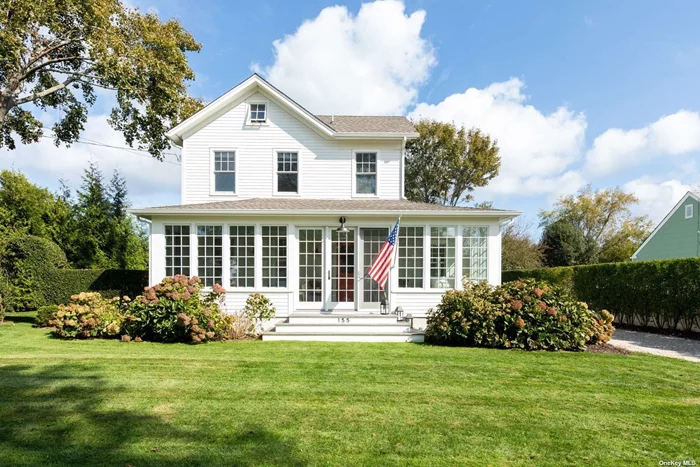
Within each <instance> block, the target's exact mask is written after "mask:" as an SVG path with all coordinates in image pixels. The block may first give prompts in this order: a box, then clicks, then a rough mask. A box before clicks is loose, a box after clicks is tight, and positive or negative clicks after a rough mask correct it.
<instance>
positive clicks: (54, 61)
mask: <svg viewBox="0 0 700 467" xmlns="http://www.w3.org/2000/svg"><path fill="white" fill-rule="evenodd" d="M76 59H80V60H82V61H86V62H89V61H91V60H90V59H88V58H87V57H81V56H79V55H75V56H72V57H62V58H53V59H51V60H47V61H45V62H42V63H40V64H38V65H36V66H35V67H32V68H31V69H29V70H27V71H25V72H24V74H23V75H22V77H21V78H20V79H26V78H27V77H28V76H30V75H31V74H32V73H36V72H37V71H39V70H41V69H42V68H44V67H45V66H47V65H51V64H52V63H61V62H67V61H70V60H76ZM47 71H55V70H47ZM60 73H67V72H63V71H61V72H60Z"/></svg>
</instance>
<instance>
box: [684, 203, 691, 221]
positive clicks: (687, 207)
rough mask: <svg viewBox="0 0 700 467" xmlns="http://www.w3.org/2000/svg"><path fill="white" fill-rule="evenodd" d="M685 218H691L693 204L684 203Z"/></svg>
mask: <svg viewBox="0 0 700 467" xmlns="http://www.w3.org/2000/svg"><path fill="white" fill-rule="evenodd" d="M685 218H686V219H692V218H693V205H692V204H686V205H685Z"/></svg>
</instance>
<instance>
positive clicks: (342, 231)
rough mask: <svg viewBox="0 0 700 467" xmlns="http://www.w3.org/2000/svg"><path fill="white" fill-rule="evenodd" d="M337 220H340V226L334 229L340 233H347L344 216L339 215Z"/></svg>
mask: <svg viewBox="0 0 700 467" xmlns="http://www.w3.org/2000/svg"><path fill="white" fill-rule="evenodd" d="M338 220H339V221H340V227H338V228H337V229H335V231H336V232H340V233H348V228H347V227H345V217H342V216H341V217H340V219H338Z"/></svg>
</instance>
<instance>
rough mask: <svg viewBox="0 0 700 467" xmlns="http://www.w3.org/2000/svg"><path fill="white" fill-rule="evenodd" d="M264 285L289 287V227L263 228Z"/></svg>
mask: <svg viewBox="0 0 700 467" xmlns="http://www.w3.org/2000/svg"><path fill="white" fill-rule="evenodd" d="M262 242H263V244H262V261H263V264H262V274H263V276H262V285H263V287H287V227H286V226H283V225H281V226H263V228H262Z"/></svg>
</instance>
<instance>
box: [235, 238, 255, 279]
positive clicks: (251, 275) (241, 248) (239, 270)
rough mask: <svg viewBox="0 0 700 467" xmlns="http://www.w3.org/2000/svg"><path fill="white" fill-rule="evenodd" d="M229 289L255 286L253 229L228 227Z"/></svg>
mask: <svg viewBox="0 0 700 467" xmlns="http://www.w3.org/2000/svg"><path fill="white" fill-rule="evenodd" d="M229 239H230V243H231V245H230V247H229V248H230V250H231V251H230V254H231V256H230V258H231V266H230V267H231V280H230V285H231V287H254V286H255V227H253V226H252V225H250V226H242V225H232V226H230V227H229Z"/></svg>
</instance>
